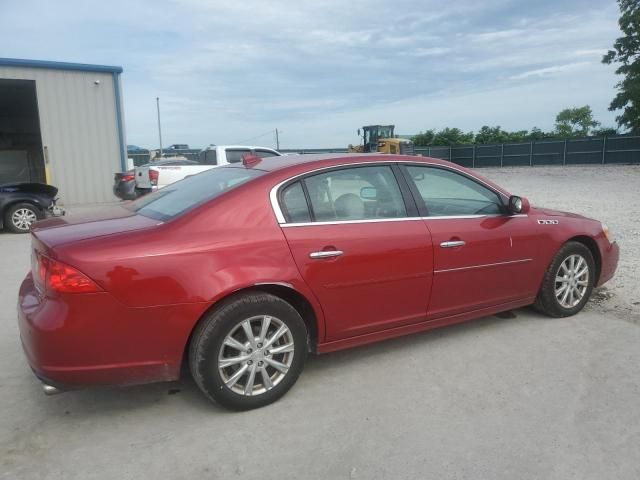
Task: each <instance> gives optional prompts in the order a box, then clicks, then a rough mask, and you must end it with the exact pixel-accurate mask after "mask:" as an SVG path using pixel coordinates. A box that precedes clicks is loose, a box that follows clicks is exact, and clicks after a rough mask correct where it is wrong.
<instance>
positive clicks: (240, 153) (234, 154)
mask: <svg viewBox="0 0 640 480" xmlns="http://www.w3.org/2000/svg"><path fill="white" fill-rule="evenodd" d="M250 153H251V150H249V149H234V150H227V162H229V163H240V162H241V161H242V157H244V156H245V155H246V154H250Z"/></svg>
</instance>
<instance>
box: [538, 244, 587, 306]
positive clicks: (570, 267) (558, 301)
mask: <svg viewBox="0 0 640 480" xmlns="http://www.w3.org/2000/svg"><path fill="white" fill-rule="evenodd" d="M595 273H596V269H595V261H594V259H593V254H592V253H591V250H589V249H588V248H587V247H586V245H584V244H582V243H580V242H567V243H566V244H564V245H563V246H562V248H561V249H560V250H559V251H558V253H556V255H555V257H554V258H553V260H552V262H551V264H550V265H549V268H547V271H546V272H545V276H544V280H543V282H542V287H541V288H540V292H539V293H538V298H537V299H536V302H535V307H536V308H537V309H538V310H540V311H541V312H543V313H545V314H547V315H549V316H551V317H568V316H570V315H575V314H576V313H578V312H579V311H580V310H582V309H583V308H584V306H585V304H586V303H587V301H589V297H590V296H591V291H592V290H593V285H594V282H595Z"/></svg>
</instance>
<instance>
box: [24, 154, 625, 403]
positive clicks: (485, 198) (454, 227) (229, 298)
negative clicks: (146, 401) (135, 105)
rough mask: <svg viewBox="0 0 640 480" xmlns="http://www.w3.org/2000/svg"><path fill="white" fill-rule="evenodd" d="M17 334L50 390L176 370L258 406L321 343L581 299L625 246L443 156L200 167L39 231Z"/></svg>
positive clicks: (575, 303)
mask: <svg viewBox="0 0 640 480" xmlns="http://www.w3.org/2000/svg"><path fill="white" fill-rule="evenodd" d="M32 247H33V248H32V271H31V273H29V274H28V275H27V277H26V279H25V280H24V282H23V284H22V286H21V288H20V295H19V300H18V315H19V325H20V335H21V339H22V344H23V347H24V350H25V353H26V356H27V358H28V361H29V363H30V365H31V367H32V369H33V370H34V372H35V374H36V375H37V376H38V377H39V378H40V379H41V380H42V382H44V384H45V391H47V392H49V393H56V392H58V391H60V390H63V389H72V388H78V387H81V386H88V385H99V384H112V385H124V384H136V383H145V382H154V381H167V380H175V379H177V378H178V377H179V375H180V371H181V366H182V364H183V363H184V362H187V363H188V365H189V367H190V370H191V373H192V375H193V378H194V379H195V381H196V383H197V384H198V386H199V387H200V388H201V389H202V391H203V392H204V394H205V395H206V396H207V397H208V398H210V399H213V400H215V401H217V402H219V403H220V404H222V405H225V406H227V407H230V408H234V409H250V408H255V407H260V406H263V405H266V404H268V403H271V402H273V401H275V400H276V399H278V398H279V397H281V396H282V395H283V394H284V393H285V392H286V391H287V390H288V389H289V388H291V387H292V385H293V384H294V383H295V381H296V379H297V377H298V375H299V374H300V372H301V371H302V368H303V365H304V362H305V357H306V355H307V352H309V351H310V352H314V353H324V352H331V351H334V350H339V349H343V348H349V347H354V346H357V345H364V344H367V343H370V342H375V341H379V340H384V339H387V338H392V337H397V336H400V335H407V334H411V333H414V332H419V331H423V330H428V329H431V328H435V327H440V326H443V325H450V324H453V323H458V322H462V321H466V320H470V319H473V318H478V317H482V316H486V315H491V314H494V313H497V312H500V311H505V310H510V309H514V308H518V307H523V306H526V305H532V304H533V305H535V307H536V308H537V309H538V310H540V311H541V312H544V313H546V314H547V315H550V316H553V317H564V316H568V315H573V314H575V313H577V312H579V311H580V310H581V309H582V308H583V307H584V305H585V303H586V302H587V301H588V299H589V295H590V294H591V291H592V289H593V287H594V286H598V285H602V284H603V283H604V282H606V281H607V280H609V279H610V278H611V277H612V276H613V274H614V272H615V269H616V266H617V263H618V246H617V244H616V243H615V242H614V241H612V239H611V237H610V234H609V232H608V231H607V227H606V226H604V225H603V224H601V223H600V222H599V221H597V220H591V219H588V218H585V217H582V216H579V215H574V214H570V213H563V212H558V211H554V210H549V209H543V208H533V207H530V206H529V203H528V201H527V200H526V199H524V198H520V197H516V196H512V195H510V194H509V193H508V192H506V191H505V190H504V189H502V188H500V187H498V186H497V185H495V184H493V183H492V182H490V181H488V180H486V179H485V178H483V177H481V176H480V175H478V174H477V173H476V172H475V171H470V170H467V169H464V168H462V167H459V166H457V165H454V164H452V163H448V162H445V161H441V160H435V159H432V158H423V157H407V156H393V155H368V154H367V155H363V154H360V155H358V154H356V155H335V154H332V155H320V156H317V155H313V156H312V155H309V156H284V157H276V158H270V159H268V160H260V159H258V158H246V159H245V161H244V162H243V164H236V165H234V166H226V167H220V168H216V169H212V170H209V171H206V172H204V173H201V174H199V175H195V176H193V177H190V178H187V179H185V180H183V181H181V182H178V183H176V184H173V185H171V186H169V187H166V188H164V189H162V190H159V191H157V192H155V193H153V194H151V195H148V196H145V197H143V198H141V199H139V200H136V201H134V202H131V203H129V204H126V205H125V206H123V207H115V208H114V209H113V210H111V211H108V212H106V213H103V214H100V215H98V214H95V215H91V216H88V217H84V218H83V217H73V216H70V217H65V218H56V219H49V220H45V221H43V222H40V223H38V224H37V226H36V227H35V228H34V229H33V232H32Z"/></svg>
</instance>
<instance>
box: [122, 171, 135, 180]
mask: <svg viewBox="0 0 640 480" xmlns="http://www.w3.org/2000/svg"><path fill="white" fill-rule="evenodd" d="M134 178H136V177H135V172H133V171H132V170H129V171H128V172H124V173H123V174H122V176H121V177H120V180H122V181H123V182H130V181H131V180H133V179H134Z"/></svg>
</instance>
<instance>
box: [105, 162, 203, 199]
mask: <svg viewBox="0 0 640 480" xmlns="http://www.w3.org/2000/svg"><path fill="white" fill-rule="evenodd" d="M160 165H162V166H165V167H171V166H181V165H198V162H194V161H192V160H187V159H184V158H183V159H177V158H168V159H165V160H158V161H157V162H151V163H146V164H144V165H141V166H142V167H152V166H160ZM144 193H146V191H145V192H140V191H138V190H137V189H136V182H135V170H127V171H126V172H118V173H116V174H115V175H114V177H113V194H114V195H115V196H116V197H118V198H119V199H120V200H135V199H136V198H138V197H139V196H141V195H143V194H144Z"/></svg>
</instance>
